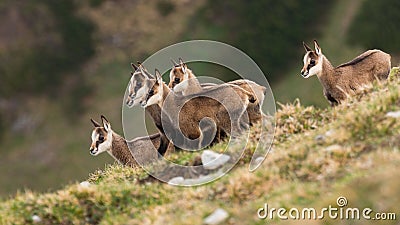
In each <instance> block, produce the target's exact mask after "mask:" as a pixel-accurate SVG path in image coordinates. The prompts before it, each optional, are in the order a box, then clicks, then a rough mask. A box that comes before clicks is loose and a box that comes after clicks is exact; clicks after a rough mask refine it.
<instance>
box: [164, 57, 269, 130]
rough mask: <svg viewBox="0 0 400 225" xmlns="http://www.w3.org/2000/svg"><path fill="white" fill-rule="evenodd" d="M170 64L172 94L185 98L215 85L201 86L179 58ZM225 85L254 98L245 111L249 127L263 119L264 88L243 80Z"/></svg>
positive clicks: (169, 85)
mask: <svg viewBox="0 0 400 225" xmlns="http://www.w3.org/2000/svg"><path fill="white" fill-rule="evenodd" d="M172 63H173V64H174V67H173V68H172V69H171V72H170V75H169V76H170V82H169V84H168V87H169V88H171V89H173V90H174V92H177V93H179V92H181V93H182V95H185V96H187V95H191V94H196V93H200V92H201V91H203V90H206V89H208V88H214V87H215V84H205V85H204V86H202V85H201V84H200V82H199V81H198V80H197V78H196V76H195V75H194V73H193V72H192V70H190V69H189V68H188V67H187V65H186V64H185V63H184V62H183V60H182V59H181V58H179V64H177V63H176V62H174V61H172ZM227 84H229V85H236V86H238V87H241V88H243V89H244V90H246V91H248V92H250V93H252V94H253V95H254V96H255V97H256V101H255V102H254V103H250V104H249V105H248V107H247V109H246V110H247V113H248V116H249V122H250V125H252V124H255V123H257V122H259V121H261V119H262V118H263V113H262V111H261V106H262V104H263V102H264V98H265V92H266V88H265V87H264V86H261V85H259V84H257V83H255V82H254V81H250V80H245V79H239V80H234V81H230V82H228V83H227ZM224 85H225V84H224Z"/></svg>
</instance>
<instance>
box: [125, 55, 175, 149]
mask: <svg viewBox="0 0 400 225" xmlns="http://www.w3.org/2000/svg"><path fill="white" fill-rule="evenodd" d="M131 66H132V68H133V69H134V71H135V72H131V79H130V81H129V85H128V96H127V100H126V105H127V106H128V107H130V108H131V107H133V106H136V105H139V103H140V101H141V99H142V98H143V97H144V96H145V95H146V94H147V91H146V90H145V88H144V86H145V85H144V84H145V82H146V80H148V79H154V77H153V75H151V74H150V73H149V72H148V71H147V70H146V68H145V67H144V66H143V65H142V64H141V63H140V62H138V66H136V65H135V64H133V63H131ZM145 111H146V113H147V114H149V115H150V117H151V118H152V119H153V122H154V124H155V125H156V127H157V129H158V131H159V133H160V145H159V147H158V152H159V153H160V154H161V155H164V153H165V152H166V151H167V148H168V146H169V145H170V141H169V140H168V138H167V137H166V136H165V132H164V129H163V127H162V123H161V109H160V107H159V106H158V105H151V106H149V107H146V108H145Z"/></svg>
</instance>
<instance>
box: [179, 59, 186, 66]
mask: <svg viewBox="0 0 400 225" xmlns="http://www.w3.org/2000/svg"><path fill="white" fill-rule="evenodd" d="M179 64H180V66H184V65H185V63H184V62H183V59H182V58H181V57H179Z"/></svg>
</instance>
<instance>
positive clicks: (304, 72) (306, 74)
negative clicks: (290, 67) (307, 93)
mask: <svg viewBox="0 0 400 225" xmlns="http://www.w3.org/2000/svg"><path fill="white" fill-rule="evenodd" d="M300 74H301V76H302V77H304V78H306V77H307V76H308V71H307V70H305V69H302V70H301V72H300Z"/></svg>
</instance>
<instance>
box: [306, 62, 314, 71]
mask: <svg viewBox="0 0 400 225" xmlns="http://www.w3.org/2000/svg"><path fill="white" fill-rule="evenodd" d="M314 66H315V65H311V64H308V66H307V71H310V69H311V68H312V67H314Z"/></svg>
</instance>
